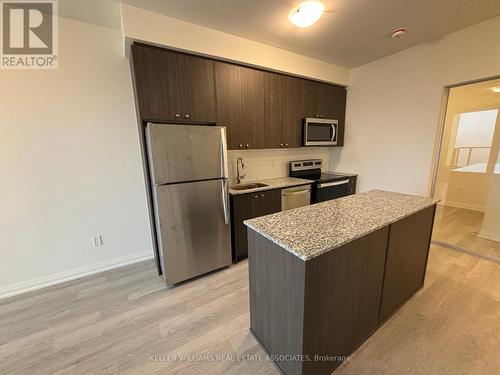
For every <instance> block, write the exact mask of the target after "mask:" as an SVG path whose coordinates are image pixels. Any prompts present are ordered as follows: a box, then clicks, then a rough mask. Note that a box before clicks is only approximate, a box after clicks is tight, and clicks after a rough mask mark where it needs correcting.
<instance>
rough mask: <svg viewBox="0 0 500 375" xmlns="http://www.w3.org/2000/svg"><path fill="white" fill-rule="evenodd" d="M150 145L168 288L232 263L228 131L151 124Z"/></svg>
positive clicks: (161, 255) (159, 240) (148, 128)
mask: <svg viewBox="0 0 500 375" xmlns="http://www.w3.org/2000/svg"><path fill="white" fill-rule="evenodd" d="M146 145H147V152H148V164H149V172H150V176H151V183H152V195H153V203H154V216H155V225H156V233H157V244H158V253H159V258H160V259H159V260H160V266H161V269H162V273H163V276H164V278H165V280H166V282H167V285H172V284H175V283H178V282H180V281H184V280H187V279H190V278H193V277H195V276H198V275H202V274H204V273H207V272H210V271H213V270H216V269H218V268H221V267H224V266H227V265H229V264H230V263H231V240H230V228H229V223H230V219H229V195H228V181H227V176H228V169H227V147H226V128H225V127H221V126H197V125H172V124H153V123H148V124H147V126H146Z"/></svg>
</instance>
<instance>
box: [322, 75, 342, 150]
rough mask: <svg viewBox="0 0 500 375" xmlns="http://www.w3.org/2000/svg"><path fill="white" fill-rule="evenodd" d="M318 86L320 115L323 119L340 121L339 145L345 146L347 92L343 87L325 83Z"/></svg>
mask: <svg viewBox="0 0 500 375" xmlns="http://www.w3.org/2000/svg"><path fill="white" fill-rule="evenodd" d="M318 85H319V86H318V90H319V93H318V113H319V114H320V115H321V116H322V117H323V118H328V119H335V120H338V121H339V127H338V135H337V145H338V146H343V145H344V128H345V110H346V96H347V90H346V89H345V87H341V86H335V85H328V84H323V83H318Z"/></svg>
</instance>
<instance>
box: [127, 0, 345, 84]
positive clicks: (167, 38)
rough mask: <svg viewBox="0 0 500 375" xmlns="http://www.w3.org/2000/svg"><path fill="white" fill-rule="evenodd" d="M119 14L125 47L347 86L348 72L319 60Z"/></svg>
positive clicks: (147, 15)
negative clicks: (156, 48) (165, 50)
mask: <svg viewBox="0 0 500 375" xmlns="http://www.w3.org/2000/svg"><path fill="white" fill-rule="evenodd" d="M121 12H122V29H123V30H122V33H123V36H124V42H125V45H127V43H128V42H130V40H137V41H143V42H147V43H152V44H157V45H160V46H167V47H170V48H174V49H179V50H182V51H191V52H195V53H197V54H201V55H206V56H215V57H219V58H222V59H225V60H229V61H237V62H242V63H245V64H248V65H253V66H260V67H265V68H269V69H272V70H276V71H282V72H288V73H292V74H295V75H299V76H305V77H313V78H316V79H319V80H323V81H328V82H334V83H338V84H341V85H347V84H348V80H349V71H348V69H345V68H341V67H338V66H335V65H332V64H328V63H326V62H323V61H320V60H316V59H313V58H310V57H307V56H304V55H299V54H297V53H293V52H289V51H285V50H283V49H280V48H276V47H272V46H269V45H266V44H262V43H258V42H255V41H252V40H249V39H245V38H241V37H238V36H235V35H232V34H227V33H224V32H221V31H217V30H213V29H209V28H206V27H202V26H198V25H195V24H192V23H189V22H185V21H181V20H178V19H175V18H171V17H167V16H164V15H161V14H158V13H154V12H151V11H147V10H144V9H141V8H137V7H133V6H130V5H127V4H123V3H122V4H121ZM125 48H126V47H125Z"/></svg>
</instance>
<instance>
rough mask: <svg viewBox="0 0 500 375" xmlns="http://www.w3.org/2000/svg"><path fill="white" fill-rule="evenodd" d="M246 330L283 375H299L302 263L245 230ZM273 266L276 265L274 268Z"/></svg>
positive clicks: (302, 287)
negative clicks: (248, 275) (247, 289)
mask: <svg viewBox="0 0 500 375" xmlns="http://www.w3.org/2000/svg"><path fill="white" fill-rule="evenodd" d="M248 242H249V246H250V248H251V249H252V251H251V252H250V253H249V254H248V266H249V267H248V268H249V271H250V277H249V291H250V331H251V332H252V333H253V335H254V336H255V337H256V338H257V340H258V341H259V342H260V344H261V345H262V346H263V347H264V349H265V350H266V351H267V352H268V353H270V354H272V355H276V356H277V358H278V359H279V356H280V355H286V356H289V357H288V358H287V359H288V360H282V361H280V360H277V361H275V363H276V365H277V366H278V367H279V368H280V370H281V371H282V373H283V374H289V375H300V374H302V360H301V359H302V357H301V355H302V352H303V348H302V336H303V330H304V295H305V289H304V287H305V283H304V278H305V262H304V261H303V260H301V259H300V258H298V257H296V256H295V255H293V254H291V253H289V252H287V251H283V249H282V248H281V247H280V246H278V245H276V244H275V243H273V242H271V241H269V240H268V239H267V238H265V237H263V236H261V235H260V234H258V233H256V232H254V231H253V230H249V235H248ZM277 265H279V266H278V267H277Z"/></svg>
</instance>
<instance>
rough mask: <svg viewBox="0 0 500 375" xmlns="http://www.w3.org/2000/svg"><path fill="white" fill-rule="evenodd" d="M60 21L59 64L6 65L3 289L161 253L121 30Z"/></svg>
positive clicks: (0, 216) (1, 106) (2, 82)
mask: <svg viewBox="0 0 500 375" xmlns="http://www.w3.org/2000/svg"><path fill="white" fill-rule="evenodd" d="M59 27H60V33H59V35H60V37H59V40H60V48H59V51H60V56H59V69H58V70H54V71H6V70H0V86H1V88H2V90H0V128H1V137H0V171H1V173H0V197H1V198H0V199H1V202H0V207H1V208H0V296H2V295H6V294H10V293H16V292H19V291H21V290H26V289H29V288H32V287H35V286H40V285H43V284H44V283H51V282H54V281H58V280H61V279H66V278H71V277H74V276H75V275H82V274H86V273H89V272H93V271H96V270H101V269H104V268H107V267H113V266H116V265H119V264H123V263H126V262H131V261H136V260H140V259H144V258H145V257H151V256H152V250H151V248H152V245H151V240H150V234H149V226H148V217H147V208H146V200H145V192H144V183H143V176H142V165H141V158H140V151H139V143H138V136H137V125H136V118H135V109H134V99H133V93H132V85H131V79H130V72H129V67H128V60H126V59H124V58H123V57H122V43H121V42H122V39H121V35H120V33H119V32H118V31H113V30H110V29H106V28H102V27H98V26H93V25H89V24H85V23H80V22H76V21H73V20H68V19H64V18H61V19H60V23H59ZM96 233H100V234H102V236H103V242H104V244H103V246H101V247H93V246H92V244H91V236H92V235H93V234H96Z"/></svg>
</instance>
